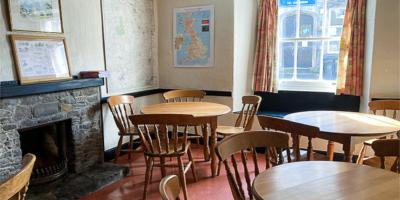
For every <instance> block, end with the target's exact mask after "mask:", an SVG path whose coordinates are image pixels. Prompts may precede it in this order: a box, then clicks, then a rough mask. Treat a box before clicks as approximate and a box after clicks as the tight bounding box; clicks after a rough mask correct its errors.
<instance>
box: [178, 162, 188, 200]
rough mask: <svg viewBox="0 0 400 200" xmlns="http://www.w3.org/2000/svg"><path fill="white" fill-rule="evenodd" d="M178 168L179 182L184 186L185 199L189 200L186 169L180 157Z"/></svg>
mask: <svg viewBox="0 0 400 200" xmlns="http://www.w3.org/2000/svg"><path fill="white" fill-rule="evenodd" d="M178 167H179V182H180V183H181V186H182V191H183V196H184V199H185V200H187V199H188V193H187V186H186V177H185V169H184V168H185V167H184V165H183V162H182V157H178Z"/></svg>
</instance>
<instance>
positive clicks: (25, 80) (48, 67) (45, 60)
mask: <svg viewBox="0 0 400 200" xmlns="http://www.w3.org/2000/svg"><path fill="white" fill-rule="evenodd" d="M11 43H12V46H13V54H14V60H15V66H16V71H17V73H18V78H19V81H20V83H21V84H33V83H39V82H48V81H55V80H66V79H71V72H70V68H69V61H68V54H67V48H66V43H65V39H64V38H63V37H54V36H27V35H11Z"/></svg>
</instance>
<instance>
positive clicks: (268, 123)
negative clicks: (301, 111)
mask: <svg viewBox="0 0 400 200" xmlns="http://www.w3.org/2000/svg"><path fill="white" fill-rule="evenodd" d="M258 121H259V123H260V126H261V128H263V129H264V130H272V131H280V132H285V133H289V134H291V135H292V138H293V149H295V152H296V153H295V156H296V160H300V145H299V144H297V142H296V141H295V140H297V138H298V136H305V137H307V138H308V147H307V150H308V154H307V160H312V159H313V156H312V155H313V154H312V151H313V147H312V138H315V137H317V135H318V133H319V128H318V127H314V126H309V125H305V124H300V123H296V122H292V121H289V120H285V119H282V118H275V117H269V116H258Z"/></svg>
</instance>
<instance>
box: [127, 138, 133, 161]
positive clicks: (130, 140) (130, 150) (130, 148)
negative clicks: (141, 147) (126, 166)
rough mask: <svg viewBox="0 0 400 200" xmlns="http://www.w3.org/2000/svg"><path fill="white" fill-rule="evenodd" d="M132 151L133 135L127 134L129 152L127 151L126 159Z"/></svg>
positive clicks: (129, 157)
mask: <svg viewBox="0 0 400 200" xmlns="http://www.w3.org/2000/svg"><path fill="white" fill-rule="evenodd" d="M132 151H133V136H132V135H131V136H129V152H128V159H129V160H130V159H131V154H132Z"/></svg>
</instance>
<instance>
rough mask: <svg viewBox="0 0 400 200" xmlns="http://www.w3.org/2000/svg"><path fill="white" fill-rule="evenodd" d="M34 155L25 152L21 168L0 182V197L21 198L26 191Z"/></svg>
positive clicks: (15, 199) (18, 199)
mask: <svg viewBox="0 0 400 200" xmlns="http://www.w3.org/2000/svg"><path fill="white" fill-rule="evenodd" d="M35 160H36V156H35V155H33V154H29V153H28V154H26V155H25V156H24V158H23V160H22V169H21V170H20V171H19V172H18V173H17V174H16V175H14V176H12V177H11V178H9V179H8V180H6V181H4V182H2V183H0V199H2V200H3V199H4V200H7V199H12V200H23V199H25V194H26V192H27V191H28V186H29V179H30V177H31V174H32V170H33V166H34V164H35Z"/></svg>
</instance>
